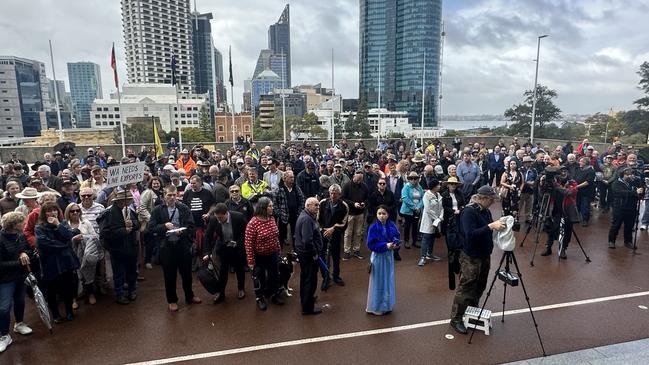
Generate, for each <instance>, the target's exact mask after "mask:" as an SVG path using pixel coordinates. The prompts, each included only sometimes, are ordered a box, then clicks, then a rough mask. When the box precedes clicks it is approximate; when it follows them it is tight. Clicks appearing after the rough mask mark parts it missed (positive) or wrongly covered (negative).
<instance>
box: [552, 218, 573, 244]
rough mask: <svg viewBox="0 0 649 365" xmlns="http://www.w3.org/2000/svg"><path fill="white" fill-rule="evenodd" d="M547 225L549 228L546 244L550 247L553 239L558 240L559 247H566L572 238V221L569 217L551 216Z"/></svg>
mask: <svg viewBox="0 0 649 365" xmlns="http://www.w3.org/2000/svg"><path fill="white" fill-rule="evenodd" d="M550 223H551V224H550V225H549V226H550V228H551V230H550V232H548V243H547V244H546V246H548V247H550V248H551V247H552V244H553V243H554V240H559V247H563V248H568V246H569V245H570V240H571V239H572V224H573V223H572V222H571V221H570V219H568V218H565V217H561V216H552V221H551V222H550Z"/></svg>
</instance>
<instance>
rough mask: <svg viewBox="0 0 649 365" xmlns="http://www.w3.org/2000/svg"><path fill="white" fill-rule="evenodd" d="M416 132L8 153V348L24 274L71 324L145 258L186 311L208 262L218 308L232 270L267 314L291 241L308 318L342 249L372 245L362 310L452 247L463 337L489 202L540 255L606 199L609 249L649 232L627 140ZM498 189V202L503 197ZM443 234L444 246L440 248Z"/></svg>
mask: <svg viewBox="0 0 649 365" xmlns="http://www.w3.org/2000/svg"><path fill="white" fill-rule="evenodd" d="M417 142H418V140H417V139H416V138H414V137H413V138H412V140H393V141H381V142H380V143H379V144H378V146H376V148H366V147H365V146H364V145H363V143H362V142H354V143H348V142H347V141H346V140H344V139H343V140H341V141H340V142H339V143H338V144H336V145H335V146H329V147H327V148H324V149H321V148H320V146H318V145H317V144H314V145H312V144H311V143H310V142H309V141H304V142H302V143H292V144H290V145H281V146H280V147H279V148H272V147H271V146H263V147H258V146H257V145H256V144H255V143H254V142H250V141H244V140H240V141H239V143H238V144H237V145H236V147H233V148H231V149H227V150H218V149H217V150H210V149H207V148H205V147H204V146H201V145H198V146H194V147H193V148H191V149H181V147H180V146H178V144H177V143H176V142H175V141H174V140H173V139H172V140H171V141H170V142H169V144H167V146H166V151H165V154H164V155H163V156H156V153H155V150H154V149H153V148H149V147H146V146H143V147H142V149H141V151H140V152H139V153H135V152H134V151H130V150H129V151H128V153H127V156H125V157H123V158H122V159H121V160H117V159H115V158H114V157H113V156H111V155H110V154H109V153H107V152H106V151H104V150H103V149H102V148H101V147H97V148H88V149H87V150H86V151H84V153H80V154H77V153H76V152H75V151H74V149H73V148H66V149H65V150H63V151H55V152H54V153H52V154H51V153H46V154H44V156H43V159H42V161H34V162H33V163H29V164H28V163H27V162H26V161H25V160H23V159H21V158H19V157H18V156H17V155H16V153H12V154H11V159H10V160H8V161H5V163H4V164H3V165H2V166H1V167H0V189H1V190H2V191H3V193H2V198H1V199H0V215H1V216H2V218H1V219H2V220H1V222H2V231H1V232H0V267H1V268H2V271H0V352H2V351H4V350H5V349H6V348H7V346H8V345H9V344H10V343H11V341H12V339H11V336H10V334H9V327H10V323H11V320H10V313H11V309H12V308H13V313H14V323H15V324H14V327H13V329H14V331H15V332H16V333H19V334H23V335H26V334H29V333H31V332H32V330H31V329H30V328H29V326H27V324H25V323H24V322H23V314H24V308H25V297H26V296H27V295H29V294H28V293H27V292H28V290H27V287H26V286H25V284H24V279H25V276H26V274H27V272H28V271H30V270H31V271H32V272H33V273H34V274H35V275H36V276H37V278H38V279H39V283H40V286H41V288H42V289H43V291H44V292H45V294H46V297H47V299H48V304H49V307H50V311H51V313H52V315H53V317H54V322H56V323H61V322H63V321H72V320H73V319H74V313H75V312H74V311H75V309H76V308H78V306H79V303H80V302H82V301H85V302H86V303H88V304H89V305H94V304H95V303H97V300H101V299H102V298H106V294H107V293H109V291H112V292H114V294H115V300H116V301H117V303H119V304H122V305H128V304H129V303H132V302H134V301H136V299H137V286H138V281H140V280H142V279H143V278H142V276H141V275H140V274H141V273H142V270H151V269H154V266H155V265H160V266H162V271H163V274H164V284H165V296H166V301H167V305H168V309H169V311H171V312H175V311H178V310H179V305H178V304H179V298H178V294H177V291H176V281H177V276H178V274H179V275H180V278H181V282H182V289H183V294H184V298H185V303H187V304H189V305H191V304H198V303H201V298H200V297H199V296H198V295H196V294H195V293H194V292H193V289H192V279H193V274H192V272H193V271H197V270H201V269H202V268H205V267H206V266H209V267H210V268H212V269H213V270H216V271H218V272H217V275H216V276H217V277H219V278H220V279H219V283H218V285H217V288H216V290H215V291H216V293H215V296H214V298H213V302H214V303H220V302H222V301H224V300H225V299H226V297H225V293H226V286H227V281H228V280H227V278H228V275H229V273H230V272H234V273H236V279H237V299H243V298H244V297H245V296H246V273H247V272H249V275H250V277H251V278H252V283H253V287H254V288H253V289H254V295H255V298H256V305H257V307H258V308H259V310H262V311H265V310H267V309H268V303H267V300H270V302H271V303H272V304H274V305H283V304H284V301H285V299H286V296H285V291H286V290H287V289H288V288H287V285H286V283H285V282H284V281H285V280H287V279H285V278H283V275H282V273H281V269H280V267H281V265H282V261H283V259H284V256H283V253H286V252H294V253H295V254H296V255H297V258H298V261H299V266H300V289H299V290H300V300H301V309H302V314H304V315H313V314H319V313H321V312H322V310H321V309H320V308H318V307H317V306H316V305H315V302H316V300H315V293H316V291H317V288H318V274H320V276H321V277H322V278H321V280H320V289H321V290H322V291H326V290H328V289H329V288H330V287H331V286H332V285H336V286H344V285H345V281H344V280H343V278H342V274H341V261H349V260H364V253H363V251H366V250H365V249H364V247H366V248H367V249H368V250H369V252H370V258H369V260H368V261H369V265H368V268H369V269H368V271H369V273H370V279H369V286H368V291H369V292H368V298H367V307H366V311H367V313H370V314H374V315H384V314H387V313H390V312H391V311H392V310H393V308H394V306H395V303H396V296H395V270H394V268H395V261H400V260H401V255H400V251H401V250H402V249H406V250H407V249H413V248H416V249H418V250H419V252H420V253H419V256H418V260H417V262H416V263H413V264H416V265H418V266H420V267H421V266H425V265H426V264H428V263H430V262H437V261H440V260H442V258H441V257H439V256H436V255H435V251H436V252H437V253H438V254H441V253H442V252H445V253H446V254H447V256H448V266H449V288H451V289H453V288H455V275H456V274H458V273H461V276H460V281H459V285H458V287H457V290H456V297H455V300H454V303H453V308H452V315H451V316H452V321H451V325H452V326H453V328H455V329H456V330H457V331H458V332H460V333H466V328H465V327H464V325H463V324H462V321H461V318H462V315H463V313H464V310H465V309H466V307H467V306H470V305H477V301H478V300H479V298H480V296H481V295H482V292H483V291H484V289H485V285H486V275H487V273H488V270H489V265H490V264H489V257H490V256H491V253H492V249H493V241H492V238H491V237H492V235H491V231H492V230H501V229H504V228H505V225H504V223H503V222H502V221H501V220H499V219H495V220H494V219H493V217H492V212H493V213H494V214H495V215H500V214H502V215H503V216H505V215H511V216H513V217H514V218H515V221H516V222H515V225H517V226H518V227H520V226H521V225H532V224H535V223H537V222H538V219H539V217H542V218H543V222H544V226H545V227H544V229H545V230H546V232H547V242H546V247H545V250H544V251H543V253H542V255H544V256H547V255H550V254H552V246H553V243H554V241H556V240H559V241H560V242H559V251H558V254H559V256H560V258H561V259H566V258H567V255H566V250H567V248H568V245H569V242H570V238H571V236H572V233H571V232H572V227H573V225H574V224H581V225H583V226H587V225H588V224H590V220H591V216H592V214H591V212H592V210H593V209H600V210H601V214H608V213H609V211H611V210H612V219H611V226H610V230H609V235H608V247H610V248H611V249H614V248H616V238H617V236H618V231H619V230H620V228H621V226H622V225H624V234H623V240H624V241H623V242H624V245H625V246H626V247H628V248H635V242H634V240H633V230H634V227H635V224H636V222H637V221H638V220H640V222H639V227H638V228H639V229H641V230H646V229H647V225H649V209H645V210H644V211H643V212H640V208H639V207H640V204H639V202H640V201H641V200H642V199H643V197H644V190H643V189H644V185H645V183H644V182H645V178H644V176H645V171H644V168H643V167H644V164H643V162H642V160H641V159H639V158H638V155H637V154H636V153H635V151H634V149H633V148H632V147H631V146H628V147H624V146H622V144H620V143H619V142H615V143H613V144H611V145H610V146H608V147H607V148H606V149H605V150H603V151H597V150H596V149H595V148H594V146H593V145H591V144H590V143H589V142H588V140H584V141H583V142H582V143H580V144H579V145H578V146H577V147H576V148H573V146H572V145H571V144H570V143H567V144H566V145H560V146H542V145H541V144H540V143H536V144H531V143H529V142H528V143H523V144H519V141H518V139H517V138H514V139H513V140H511V141H509V142H507V143H505V142H504V141H503V140H501V141H499V142H498V143H497V144H495V145H493V146H487V145H485V144H484V143H479V142H478V143H474V144H471V145H468V146H462V142H461V140H459V139H455V140H454V141H453V143H450V144H444V143H442V142H441V141H439V140H434V141H429V142H428V143H427V144H425V145H424V146H421V145H419V144H418V143H417ZM138 161H144V162H145V165H146V172H145V174H144V180H143V181H141V182H138V183H135V184H129V185H127V186H122V187H117V188H112V187H107V182H106V181H107V180H106V172H107V168H109V167H110V166H113V165H118V164H130V163H135V162H138ZM30 170H31V172H30ZM496 200H500V202H501V204H502V211H499V209H497V208H494V207H492V204H493V203H494V201H496ZM595 202H596V203H597V205H596V206H597V208H594V206H595V204H594V203H595ZM542 210H544V211H542ZM639 215H640V218H641V219H638V218H639ZM560 231H561V232H563V233H564V234H562V235H561V236H560V235H559V232H560ZM438 241H439V242H444V243H445V246H446V249H444V248H437V249H436V250H434V248H435V247H436V246H435V243H437V242H438ZM215 263H218V264H216V265H215ZM60 304H63V308H64V310H65V314H61V311H60Z"/></svg>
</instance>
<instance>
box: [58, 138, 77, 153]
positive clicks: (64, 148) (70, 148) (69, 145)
mask: <svg viewBox="0 0 649 365" xmlns="http://www.w3.org/2000/svg"><path fill="white" fill-rule="evenodd" d="M76 146H77V145H76V143H74V142H70V141H65V142H59V143H57V144H55V145H54V147H52V149H53V150H54V152H56V151H60V152H61V154H63V155H65V154H68V153H70V152H74V148H75V147H76Z"/></svg>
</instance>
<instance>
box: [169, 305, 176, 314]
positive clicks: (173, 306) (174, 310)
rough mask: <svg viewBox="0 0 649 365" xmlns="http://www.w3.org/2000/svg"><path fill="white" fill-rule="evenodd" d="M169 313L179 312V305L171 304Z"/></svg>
mask: <svg viewBox="0 0 649 365" xmlns="http://www.w3.org/2000/svg"><path fill="white" fill-rule="evenodd" d="M169 311H171V312H178V303H169Z"/></svg>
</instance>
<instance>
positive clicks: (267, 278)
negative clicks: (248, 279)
mask: <svg viewBox="0 0 649 365" xmlns="http://www.w3.org/2000/svg"><path fill="white" fill-rule="evenodd" d="M253 281H254V286H255V296H256V297H257V299H259V298H263V297H264V295H276V294H277V293H278V291H279V254H278V253H273V254H270V255H265V256H262V255H255V268H254V269H253Z"/></svg>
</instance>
